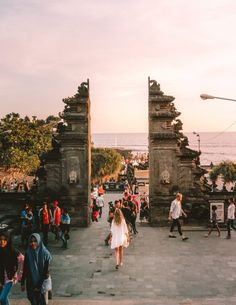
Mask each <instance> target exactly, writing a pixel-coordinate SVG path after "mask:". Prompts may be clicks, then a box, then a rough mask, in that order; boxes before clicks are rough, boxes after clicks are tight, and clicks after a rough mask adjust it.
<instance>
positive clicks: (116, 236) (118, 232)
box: [111, 209, 129, 269]
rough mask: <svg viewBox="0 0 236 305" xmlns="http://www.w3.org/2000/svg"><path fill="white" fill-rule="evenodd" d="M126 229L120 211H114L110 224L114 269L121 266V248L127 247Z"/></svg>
mask: <svg viewBox="0 0 236 305" xmlns="http://www.w3.org/2000/svg"><path fill="white" fill-rule="evenodd" d="M128 245H129V242H128V228H127V225H126V222H125V219H124V216H123V214H122V212H121V210H120V209H116V210H115V213H114V218H113V220H112V223H111V249H115V255H116V269H118V268H119V266H122V265H123V247H126V248H127V247H128Z"/></svg>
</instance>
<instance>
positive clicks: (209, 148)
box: [92, 131, 236, 165]
mask: <svg viewBox="0 0 236 305" xmlns="http://www.w3.org/2000/svg"><path fill="white" fill-rule="evenodd" d="M183 134H184V135H186V136H187V138H188V141H189V145H188V147H189V148H191V149H193V150H199V149H200V151H201V156H200V160H201V164H203V165H208V164H210V163H211V162H212V163H213V164H217V163H219V162H221V161H223V160H232V161H235V162H236V132H234V131H227V132H213V131H210V132H198V133H197V134H198V135H199V136H197V134H193V132H183ZM92 142H93V143H94V146H95V147H110V148H119V149H129V150H131V151H134V152H140V153H147V152H148V133H147V132H127V133H125V132H120V133H118V132H116V133H112V132H108V133H93V134H92Z"/></svg>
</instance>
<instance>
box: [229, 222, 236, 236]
mask: <svg viewBox="0 0 236 305" xmlns="http://www.w3.org/2000/svg"><path fill="white" fill-rule="evenodd" d="M231 228H232V229H234V230H235V231H236V227H235V225H234V219H228V220H227V230H228V236H230V235H231V233H230V230H231Z"/></svg>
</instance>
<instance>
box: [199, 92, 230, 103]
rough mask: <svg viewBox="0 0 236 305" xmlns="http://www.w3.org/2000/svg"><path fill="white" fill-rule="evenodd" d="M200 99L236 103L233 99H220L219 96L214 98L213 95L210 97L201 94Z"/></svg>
mask: <svg viewBox="0 0 236 305" xmlns="http://www.w3.org/2000/svg"><path fill="white" fill-rule="evenodd" d="M200 98H201V99H202V100H212V99H218V100H226V101H233V102H236V100H234V99H232V98H225V97H219V96H213V95H209V94H205V93H204V94H201V95H200Z"/></svg>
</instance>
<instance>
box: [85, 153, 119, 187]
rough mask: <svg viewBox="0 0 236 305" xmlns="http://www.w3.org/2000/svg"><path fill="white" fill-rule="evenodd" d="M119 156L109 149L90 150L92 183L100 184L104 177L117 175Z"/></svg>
mask: <svg viewBox="0 0 236 305" xmlns="http://www.w3.org/2000/svg"><path fill="white" fill-rule="evenodd" d="M121 166H122V164H121V155H120V154H119V153H118V152H116V150H115V149H111V148H92V177H91V178H92V181H93V182H101V181H102V180H103V179H104V178H105V177H109V176H113V175H116V174H118V172H119V171H120V168H121Z"/></svg>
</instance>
